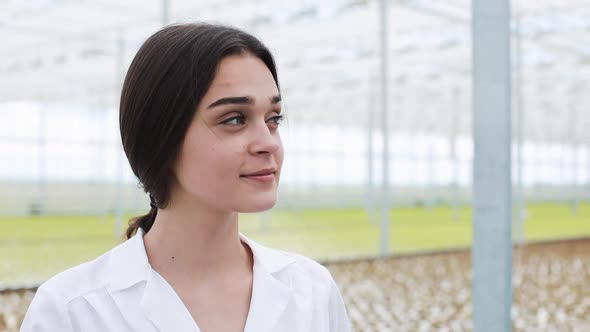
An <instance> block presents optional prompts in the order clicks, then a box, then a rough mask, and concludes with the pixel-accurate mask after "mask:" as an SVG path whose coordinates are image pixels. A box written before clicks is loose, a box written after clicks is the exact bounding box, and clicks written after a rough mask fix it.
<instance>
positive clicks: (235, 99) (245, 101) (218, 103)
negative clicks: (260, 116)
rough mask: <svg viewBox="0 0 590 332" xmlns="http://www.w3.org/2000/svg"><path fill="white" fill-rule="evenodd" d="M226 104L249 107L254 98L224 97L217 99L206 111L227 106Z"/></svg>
mask: <svg viewBox="0 0 590 332" xmlns="http://www.w3.org/2000/svg"><path fill="white" fill-rule="evenodd" d="M227 104H239V105H251V104H254V98H252V97H225V98H221V99H218V100H217V101H215V102H213V103H212V104H211V105H209V106H207V109H209V108H213V107H217V106H221V105H227Z"/></svg>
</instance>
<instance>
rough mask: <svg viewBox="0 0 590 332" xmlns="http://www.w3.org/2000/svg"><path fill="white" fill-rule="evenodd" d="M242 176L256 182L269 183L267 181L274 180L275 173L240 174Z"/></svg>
mask: <svg viewBox="0 0 590 332" xmlns="http://www.w3.org/2000/svg"><path fill="white" fill-rule="evenodd" d="M242 178H245V179H248V180H253V181H257V182H262V183H269V182H273V181H274V180H275V174H274V173H268V174H263V175H242Z"/></svg>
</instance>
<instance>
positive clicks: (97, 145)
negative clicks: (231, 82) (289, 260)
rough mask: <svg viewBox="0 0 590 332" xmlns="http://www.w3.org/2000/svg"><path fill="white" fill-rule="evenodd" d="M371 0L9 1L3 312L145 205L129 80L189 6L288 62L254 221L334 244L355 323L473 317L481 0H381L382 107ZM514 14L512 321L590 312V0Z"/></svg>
mask: <svg viewBox="0 0 590 332" xmlns="http://www.w3.org/2000/svg"><path fill="white" fill-rule="evenodd" d="M379 5H380V4H379V2H378V1H376V0H327V1H304V0H298V1H286V0H279V1H277V0H275V1H269V0H206V1H205V0H200V1H189V0H168V1H166V0H163V1H156V0H151V1H138V0H129V1H115V0H87V1H72V0H28V1H18V0H2V1H0V40H1V41H2V42H1V43H0V331H16V330H17V329H18V327H19V326H20V323H21V321H22V318H23V315H24V313H25V311H26V309H27V307H28V304H29V302H30V300H31V298H32V296H33V294H34V290H35V289H36V287H37V286H38V285H39V284H40V283H42V282H43V281H44V280H46V279H47V278H49V277H51V276H52V275H54V274H56V273H58V272H60V271H62V270H64V269H66V268H68V267H71V266H73V265H76V264H79V263H81V262H84V261H87V260H90V259H93V258H95V257H97V256H98V255H100V254H102V253H103V252H106V251H107V250H109V249H110V248H112V247H113V246H115V245H117V244H118V243H120V242H121V241H122V235H123V232H124V230H125V229H126V225H127V222H128V220H129V219H130V218H131V217H133V216H136V215H139V214H143V213H145V212H147V210H148V209H149V200H148V199H147V197H146V195H145V194H144V193H143V191H142V190H141V188H139V187H138V182H137V179H136V178H135V177H134V176H133V174H132V173H131V171H130V169H129V166H128V164H127V160H126V157H125V155H124V154H123V152H122V149H121V142H120V137H119V129H118V102H119V97H120V95H119V94H120V88H121V83H122V80H123V78H124V76H125V73H126V69H127V67H128V65H129V64H130V62H131V60H132V58H133V56H134V55H135V53H136V51H137V50H138V48H139V47H140V46H141V44H142V43H143V41H144V40H145V39H146V38H147V37H148V36H150V35H151V34H153V33H154V32H155V31H157V30H158V29H159V28H161V27H162V26H164V25H166V24H169V23H175V22H194V21H208V22H219V23H225V24H231V25H234V26H237V27H239V28H243V29H245V30H246V31H248V32H251V33H253V34H255V35H257V36H258V37H259V38H260V39H261V40H262V41H263V42H264V43H266V45H267V46H269V48H270V49H271V51H272V52H273V53H274V55H275V58H276V60H277V62H278V69H279V80H280V83H281V87H282V95H283V101H284V109H285V111H286V113H285V114H286V117H287V120H286V122H284V126H283V127H282V128H281V135H282V138H283V141H284V144H285V152H286V154H285V155H286V157H285V164H284V169H283V174H282V178H281V187H280V198H279V202H278V204H277V206H276V207H275V208H274V209H273V210H271V211H268V212H265V213H260V214H247V215H243V216H242V217H241V219H240V228H241V231H242V232H243V233H245V234H246V235H248V236H249V237H251V238H253V239H255V240H256V241H258V242H260V243H263V244H265V245H268V246H271V247H273V248H279V249H284V250H288V251H294V252H298V253H301V254H304V255H307V256H310V257H313V258H314V259H316V260H318V261H320V262H322V263H324V264H325V265H326V266H327V267H328V268H329V269H330V270H331V271H332V273H333V275H334V278H335V279H336V281H337V282H338V284H339V286H340V289H341V292H342V294H343V296H344V299H345V302H346V305H347V308H348V312H349V315H350V318H351V321H352V325H353V330H354V331H393V330H395V331H463V330H465V331H469V330H472V328H473V326H472V322H471V318H472V312H473V308H472V304H471V280H472V273H471V269H472V266H471V265H472V264H471V251H470V246H471V245H472V238H473V236H472V234H473V223H472V209H471V202H472V184H473V181H472V178H473V176H472V174H473V161H474V158H473V157H474V143H473V135H472V133H473V127H472V121H473V116H472V89H473V82H472V79H473V76H472V75H473V71H472V63H473V59H472V38H473V37H474V36H472V20H471V18H472V8H471V6H472V4H471V2H470V1H468V0H447V1H428V0H423V1H420V0H399V1H398V0H392V1H387V10H386V13H385V14H386V15H384V16H386V17H387V22H388V23H387V31H386V40H387V43H386V45H388V46H387V51H386V56H387V59H388V62H389V70H388V72H387V73H388V74H387V81H388V89H387V94H386V97H387V104H386V106H387V107H386V109H387V112H388V118H387V120H385V121H387V123H385V125H386V126H384V123H383V119H384V118H383V116H382V113H381V112H382V110H383V106H384V105H383V104H382V103H381V100H382V99H381V98H380V96H381V92H380V91H381V90H380V87H381V85H380V84H381V83H380V82H381V81H380V78H381V74H382V72H381V67H380V61H381V58H380V54H381V53H380V45H382V44H380V32H381V30H380V22H381V21H380V20H381V19H382V17H383V16H380V15H381V14H382V12H383V11H382V10H380V7H379ZM510 27H511V28H510V31H511V45H512V51H511V56H512V59H511V68H512V119H513V121H512V127H513V128H512V168H511V171H512V180H513V183H512V188H513V191H512V193H513V196H512V198H513V218H512V225H513V227H512V240H513V243H514V244H515V245H516V246H515V249H514V252H513V263H512V264H513V265H512V285H513V287H514V291H513V303H512V308H511V317H512V327H513V328H514V329H515V330H518V331H550V330H552V331H556V330H560V331H566V330H567V331H583V330H586V331H588V330H590V318H589V317H590V286H589V285H590V204H589V201H590V130H588V128H590V109H589V107H590V97H589V96H590V1H589V0H563V1H549V0H539V1H524V0H519V1H512V4H511V23H510ZM475 38H477V36H475ZM384 128H387V129H386V130H384ZM385 140H387V142H388V143H387V144H384V141H385ZM384 146H387V150H388V151H387V153H384ZM384 155H387V158H386V159H385V161H386V162H387V164H388V165H389V166H388V172H389V173H388V175H386V177H385V176H384V175H383V174H384V172H383V171H384V170H383V164H384ZM384 183H386V184H387V185H386V188H387V189H388V191H389V194H387V195H385V196H384V195H383V189H382V188H383V184H384ZM383 197H386V201H383ZM384 207H385V208H386V209H388V211H390V212H389V213H388V214H387V218H388V219H387V221H388V222H387V223H384V222H383V219H382V218H383V217H382V214H381V211H382V210H383V208H384ZM389 209H390V210H389Z"/></svg>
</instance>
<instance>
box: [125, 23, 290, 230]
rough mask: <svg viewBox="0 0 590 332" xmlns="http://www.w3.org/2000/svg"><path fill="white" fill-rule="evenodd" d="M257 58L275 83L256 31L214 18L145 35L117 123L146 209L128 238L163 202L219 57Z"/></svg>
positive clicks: (145, 227)
mask: <svg viewBox="0 0 590 332" xmlns="http://www.w3.org/2000/svg"><path fill="white" fill-rule="evenodd" d="M244 53H249V54H252V55H254V56H256V57H258V58H260V59H261V60H262V61H263V62H264V63H265V64H266V66H267V67H268V69H269V70H270V72H271V74H272V76H273V78H274V80H275V82H276V83H277V87H278V86H279V84H278V78H277V70H276V66H275V62H274V59H273V57H272V55H271V53H270V51H269V50H268V49H267V48H266V46H264V44H262V42H260V41H259V40H258V39H257V38H256V37H254V36H252V35H250V34H248V33H246V32H244V31H241V30H238V29H236V28H232V27H227V26H222V25H214V24H204V23H195V24H177V25H170V26H167V27H165V28H163V29H161V30H160V31H158V32H156V33H155V34H154V35H152V36H151V37H149V38H148V39H147V40H146V41H145V42H144V43H143V45H142V46H141V47H140V49H139V51H138V52H137V54H136V55H135V58H134V59H133V61H132V62H131V65H130V67H129V70H128V71H127V76H126V77H125V82H124V83H123V88H122V91H121V103H120V110H119V125H120V130H121V140H122V143H123V149H124V150H125V154H126V155H127V159H128V160H129V165H130V166H131V170H132V171H133V173H134V174H135V176H136V177H137V179H138V180H139V184H140V186H141V187H143V189H144V191H145V192H146V193H148V194H149V197H150V201H151V209H150V211H149V212H148V213H147V214H146V215H143V216H139V217H136V218H134V219H131V220H130V221H129V227H128V228H127V233H126V234H127V238H130V237H132V236H133V234H135V233H136V231H137V229H138V228H139V227H141V228H142V229H143V230H144V231H145V232H148V231H149V230H150V228H151V227H152V225H153V223H154V220H155V218H156V214H157V212H158V208H164V207H166V206H167V204H168V200H169V195H170V192H169V191H170V182H171V179H172V176H173V175H172V171H171V169H170V167H171V165H172V163H173V162H174V161H175V160H176V158H177V155H178V151H179V149H180V145H181V143H182V140H183V139H184V136H185V134H186V131H187V130H188V127H189V125H190V123H191V120H192V119H193V116H194V115H195V112H196V109H197V106H198V104H199V102H200V101H201V99H202V98H203V96H204V95H205V93H206V92H207V90H208V89H209V87H210V85H211V82H212V81H213V79H214V77H215V73H216V70H217V67H218V65H219V63H220V62H221V60H222V59H223V58H224V57H227V56H229V55H234V54H244Z"/></svg>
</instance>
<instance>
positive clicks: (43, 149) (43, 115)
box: [31, 101, 47, 215]
mask: <svg viewBox="0 0 590 332" xmlns="http://www.w3.org/2000/svg"><path fill="white" fill-rule="evenodd" d="M38 174H39V178H38V179H37V184H38V192H37V195H38V196H37V202H36V204H35V206H33V207H32V209H31V210H32V211H31V212H32V214H39V215H41V214H44V213H45V212H47V104H46V102H44V101H43V102H42V103H41V107H40V108H39V164H38Z"/></svg>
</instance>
